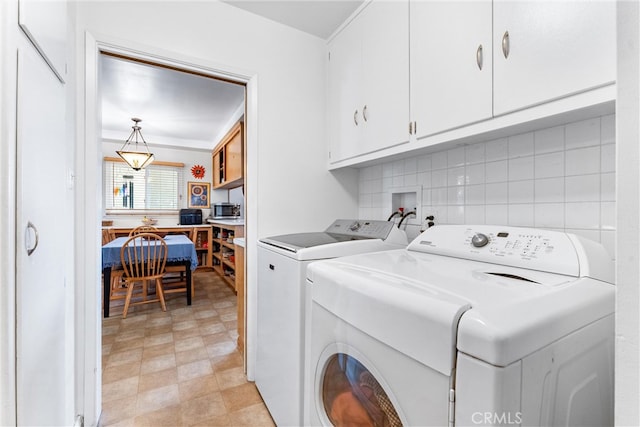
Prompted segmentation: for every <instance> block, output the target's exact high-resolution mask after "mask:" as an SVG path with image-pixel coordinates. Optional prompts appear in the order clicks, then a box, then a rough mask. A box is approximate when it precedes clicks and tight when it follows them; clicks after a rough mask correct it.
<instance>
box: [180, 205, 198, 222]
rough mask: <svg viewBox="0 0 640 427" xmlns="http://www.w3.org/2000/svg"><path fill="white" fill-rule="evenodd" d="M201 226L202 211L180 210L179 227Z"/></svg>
mask: <svg viewBox="0 0 640 427" xmlns="http://www.w3.org/2000/svg"><path fill="white" fill-rule="evenodd" d="M194 224H197V225H200V224H202V209H180V225H194Z"/></svg>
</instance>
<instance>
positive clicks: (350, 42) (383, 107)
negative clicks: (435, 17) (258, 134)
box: [328, 1, 409, 163]
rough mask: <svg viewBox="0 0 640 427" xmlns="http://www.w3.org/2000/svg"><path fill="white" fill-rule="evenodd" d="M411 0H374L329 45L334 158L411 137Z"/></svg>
mask: <svg viewBox="0 0 640 427" xmlns="http://www.w3.org/2000/svg"><path fill="white" fill-rule="evenodd" d="M408 45H409V10H408V1H400V2H389V1H373V2H372V3H371V4H369V5H368V6H367V7H366V8H365V9H364V10H362V12H361V13H360V14H359V15H358V16H357V17H356V18H354V20H353V21H352V22H351V23H350V24H349V25H348V26H347V27H346V28H345V29H344V30H342V31H341V32H340V33H339V34H338V35H337V36H336V37H335V38H334V39H333V40H332V42H331V44H330V46H329V55H330V56H329V102H328V119H329V124H328V127H329V139H330V147H331V148H330V152H331V153H330V155H331V158H330V162H332V163H333V162H336V161H340V160H344V159H348V158H351V157H354V156H358V155H362V154H365V153H370V152H374V151H376V150H380V149H384V148H387V147H391V146H394V145H397V144H401V143H404V142H408V141H409V131H408V126H409V50H408Z"/></svg>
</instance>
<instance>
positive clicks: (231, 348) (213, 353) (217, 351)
mask: <svg viewBox="0 0 640 427" xmlns="http://www.w3.org/2000/svg"><path fill="white" fill-rule="evenodd" d="M206 348H207V353H209V357H217V356H224V355H225V354H232V353H234V352H237V346H236V343H235V342H233V341H231V340H229V341H222V342H219V343H217V344H211V345H208V346H207V347H206Z"/></svg>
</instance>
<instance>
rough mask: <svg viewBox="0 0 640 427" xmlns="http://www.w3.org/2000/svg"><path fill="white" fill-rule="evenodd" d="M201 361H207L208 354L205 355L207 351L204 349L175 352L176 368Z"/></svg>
mask: <svg viewBox="0 0 640 427" xmlns="http://www.w3.org/2000/svg"><path fill="white" fill-rule="evenodd" d="M202 359H209V353H207V349H206V348H204V347H201V348H196V349H194V350H189V351H179V352H176V365H178V366H181V365H186V364H187V363H191V362H195V361H197V360H202Z"/></svg>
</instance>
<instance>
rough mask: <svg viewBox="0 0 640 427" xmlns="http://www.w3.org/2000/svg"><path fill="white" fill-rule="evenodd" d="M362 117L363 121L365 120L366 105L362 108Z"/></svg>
mask: <svg viewBox="0 0 640 427" xmlns="http://www.w3.org/2000/svg"><path fill="white" fill-rule="evenodd" d="M362 118H363V119H364V121H365V122H366V121H367V106H366V105H365V106H364V108H363V109H362Z"/></svg>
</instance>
